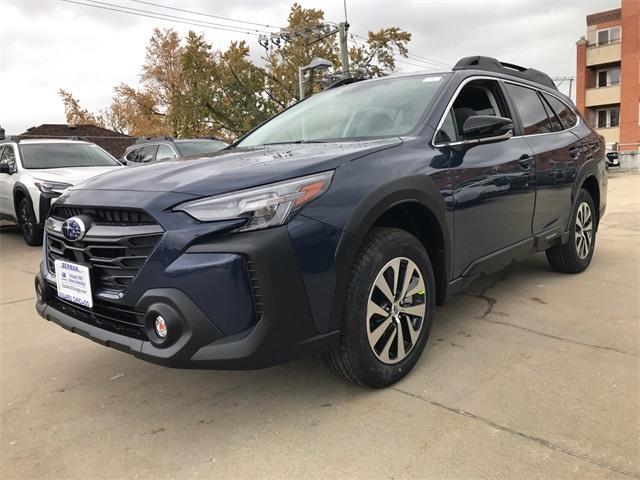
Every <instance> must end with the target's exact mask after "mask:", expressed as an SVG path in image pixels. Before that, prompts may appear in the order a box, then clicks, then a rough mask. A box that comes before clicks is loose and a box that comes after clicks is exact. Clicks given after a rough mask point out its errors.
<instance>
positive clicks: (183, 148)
mask: <svg viewBox="0 0 640 480" xmlns="http://www.w3.org/2000/svg"><path fill="white" fill-rule="evenodd" d="M176 144H177V146H178V148H179V149H180V152H181V153H182V155H183V156H184V157H188V156H189V155H202V154H206V153H213V152H217V151H218V150H222V149H223V148H224V147H226V146H227V144H226V143H224V142H220V141H218V140H198V141H193V142H176Z"/></svg>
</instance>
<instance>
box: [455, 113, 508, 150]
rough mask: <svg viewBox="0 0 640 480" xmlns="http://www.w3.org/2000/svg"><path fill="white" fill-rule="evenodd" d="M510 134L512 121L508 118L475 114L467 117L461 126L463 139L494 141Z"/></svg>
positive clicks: (483, 141)
mask: <svg viewBox="0 0 640 480" xmlns="http://www.w3.org/2000/svg"><path fill="white" fill-rule="evenodd" d="M512 136H513V121H512V120H511V119H509V118H504V117H493V116H490V115H475V116H472V117H469V118H467V120H466V121H465V122H464V125H463V126H462V137H463V139H464V140H465V141H467V140H472V141H473V140H475V141H477V142H479V143H485V142H496V141H500V140H507V139H509V138H511V137H512Z"/></svg>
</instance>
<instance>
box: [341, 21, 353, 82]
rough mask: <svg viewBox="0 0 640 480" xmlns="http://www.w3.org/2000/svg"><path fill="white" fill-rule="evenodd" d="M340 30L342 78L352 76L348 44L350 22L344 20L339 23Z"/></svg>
mask: <svg viewBox="0 0 640 480" xmlns="http://www.w3.org/2000/svg"><path fill="white" fill-rule="evenodd" d="M338 29H339V32H340V61H341V63H342V78H350V77H351V74H350V73H349V46H348V45H347V32H348V31H349V24H348V23H347V22H346V21H344V22H340V24H339V25H338Z"/></svg>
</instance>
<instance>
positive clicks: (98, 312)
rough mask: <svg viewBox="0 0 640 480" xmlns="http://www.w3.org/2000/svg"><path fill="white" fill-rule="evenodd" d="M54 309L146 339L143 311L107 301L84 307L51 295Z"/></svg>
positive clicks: (122, 333) (78, 318)
mask: <svg viewBox="0 0 640 480" xmlns="http://www.w3.org/2000/svg"><path fill="white" fill-rule="evenodd" d="M48 303H49V304H50V305H51V306H52V307H53V308H55V309H56V310H60V311H62V312H63V313H66V314H67V315H69V316H71V317H73V318H75V319H77V320H80V321H82V322H85V323H87V324H89V325H93V326H95V327H98V328H102V329H104V330H109V331H110V332H114V333H118V334H120V335H125V336H127V337H133V338H137V339H139V340H148V337H147V334H146V332H145V329H144V312H141V311H138V310H133V309H124V308H119V307H116V306H114V305H111V304H108V303H107V302H99V301H94V305H93V308H86V307H83V306H80V305H78V304H75V303H71V302H68V301H66V300H63V299H62V298H60V297H58V296H57V295H56V296H53V297H52V299H51V300H49V302H48Z"/></svg>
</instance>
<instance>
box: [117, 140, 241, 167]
mask: <svg viewBox="0 0 640 480" xmlns="http://www.w3.org/2000/svg"><path fill="white" fill-rule="evenodd" d="M227 146H228V145H227V144H226V143H225V142H223V141H222V140H217V139H209V138H207V139H203V138H193V139H173V138H171V137H156V138H140V139H138V140H137V141H136V143H135V144H134V145H132V146H130V147H129V148H127V150H126V151H125V152H124V155H123V156H122V159H121V160H120V162H121V163H122V164H124V165H128V166H134V167H136V166H140V165H146V164H149V163H155V162H162V161H167V160H173V159H174V158H178V157H195V156H203V155H208V154H211V153H214V152H217V151H219V150H222V149H223V148H226V147H227Z"/></svg>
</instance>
